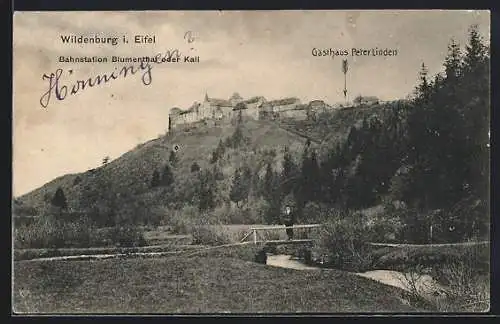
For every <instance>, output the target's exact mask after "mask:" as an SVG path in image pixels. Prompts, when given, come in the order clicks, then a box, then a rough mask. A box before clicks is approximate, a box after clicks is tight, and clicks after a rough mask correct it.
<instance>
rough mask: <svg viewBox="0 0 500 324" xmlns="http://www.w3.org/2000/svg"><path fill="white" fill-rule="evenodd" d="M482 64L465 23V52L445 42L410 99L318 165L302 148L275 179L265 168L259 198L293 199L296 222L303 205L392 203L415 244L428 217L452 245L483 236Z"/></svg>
mask: <svg viewBox="0 0 500 324" xmlns="http://www.w3.org/2000/svg"><path fill="white" fill-rule="evenodd" d="M489 61H490V59H489V49H488V48H487V47H486V46H485V45H484V43H483V42H482V41H481V38H480V36H479V34H478V31H477V28H476V27H475V26H473V27H471V29H470V31H469V42H468V44H467V46H466V47H465V50H463V51H462V50H461V49H460V47H459V45H458V44H457V43H456V42H455V41H453V40H452V41H451V42H450V45H449V52H448V55H447V57H446V60H445V62H444V70H445V72H444V73H443V74H438V75H435V76H434V77H431V76H429V75H428V72H427V68H426V66H425V63H422V66H421V71H420V73H419V84H418V86H417V87H416V90H415V94H414V96H413V99H411V100H407V101H399V102H393V103H391V104H389V105H390V107H388V110H389V111H388V113H387V114H385V115H384V116H381V117H376V116H372V117H371V118H368V119H365V120H363V122H362V124H361V126H360V127H358V128H357V127H354V126H353V127H351V129H350V132H349V135H348V137H347V139H346V140H345V141H343V142H341V143H339V144H337V145H336V147H334V148H332V149H330V150H329V152H328V153H327V154H325V156H322V157H321V158H319V157H318V155H317V153H316V151H315V150H312V149H310V147H309V144H310V143H307V144H306V146H305V148H304V152H303V156H302V161H300V163H298V165H295V164H294V162H293V159H292V157H291V156H290V155H289V154H288V153H287V152H285V156H284V161H283V171H282V174H280V175H276V174H274V173H273V171H272V168H270V167H269V166H268V169H267V173H266V176H265V179H264V182H265V183H266V184H265V186H264V187H268V186H270V187H268V188H266V189H265V190H264V191H263V195H264V197H265V198H266V200H268V201H269V202H270V203H271V204H274V205H276V204H277V200H276V199H277V196H276V194H275V192H280V195H279V196H280V199H284V198H285V197H287V195H290V194H292V195H293V197H294V203H295V204H296V207H297V211H298V216H297V217H302V218H307V214H308V213H307V212H303V209H304V207H305V206H306V204H307V203H308V202H316V203H320V204H326V205H328V206H331V207H335V208H341V209H351V210H359V209H363V208H366V207H370V206H374V205H378V204H382V203H387V202H394V201H400V202H403V203H404V204H405V205H406V206H407V209H408V210H411V211H412V213H408V215H407V216H406V219H405V220H404V221H405V222H406V223H412V224H413V225H415V226H413V228H414V231H415V233H413V235H411V236H413V237H414V238H415V237H419V236H421V237H426V235H421V234H422V233H419V232H418V228H420V227H422V225H424V224H422V223H425V222H427V221H428V220H427V219H426V217H422V216H419V215H422V214H424V215H425V214H426V213H427V214H429V213H430V212H431V211H438V214H439V217H441V219H435V220H433V221H434V222H435V223H436V225H441V227H443V228H444V227H446V228H447V229H448V232H453V235H456V236H458V237H456V239H459V238H461V239H463V238H464V237H470V236H471V235H472V233H473V232H475V233H477V231H481V230H482V232H483V233H482V234H486V231H487V227H486V226H484V223H485V222H487V221H488V216H487V215H488V211H489V206H488V200H489V199H488V194H489V192H488V190H489V183H488V179H489V136H488V131H489ZM273 177H279V178H280V181H274V180H273ZM273 184H274V186H275V187H274V188H273V187H272V186H273ZM276 186H278V187H279V188H277V187H276ZM304 220H305V219H304ZM448 225H449V226H448ZM481 226H482V227H481ZM424 227H425V226H424ZM443 232H446V231H445V230H443ZM448 234H450V233H448ZM450 235H451V234H450Z"/></svg>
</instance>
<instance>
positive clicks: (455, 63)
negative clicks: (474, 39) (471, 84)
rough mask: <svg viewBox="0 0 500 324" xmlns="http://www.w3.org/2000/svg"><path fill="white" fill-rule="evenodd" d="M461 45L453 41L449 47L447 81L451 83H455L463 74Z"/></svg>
mask: <svg viewBox="0 0 500 324" xmlns="http://www.w3.org/2000/svg"><path fill="white" fill-rule="evenodd" d="M461 55H462V54H461V51H460V45H459V44H458V43H457V42H456V41H455V40H454V39H451V41H450V44H449V45H448V55H447V56H446V58H445V63H444V67H445V73H446V79H447V80H450V81H452V82H453V81H455V80H456V79H457V78H458V77H460V74H461V68H462V57H461Z"/></svg>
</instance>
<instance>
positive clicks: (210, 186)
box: [196, 170, 216, 211]
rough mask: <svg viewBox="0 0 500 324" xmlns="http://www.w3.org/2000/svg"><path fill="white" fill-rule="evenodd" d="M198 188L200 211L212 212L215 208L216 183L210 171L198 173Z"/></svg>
mask: <svg viewBox="0 0 500 324" xmlns="http://www.w3.org/2000/svg"><path fill="white" fill-rule="evenodd" d="M198 181H199V182H198V188H197V190H196V193H197V197H198V200H199V203H198V209H199V210H200V211H206V210H211V209H213V208H214V207H215V192H214V191H215V188H216V183H215V180H214V177H213V175H212V174H211V172H210V170H207V171H202V172H199V173H198Z"/></svg>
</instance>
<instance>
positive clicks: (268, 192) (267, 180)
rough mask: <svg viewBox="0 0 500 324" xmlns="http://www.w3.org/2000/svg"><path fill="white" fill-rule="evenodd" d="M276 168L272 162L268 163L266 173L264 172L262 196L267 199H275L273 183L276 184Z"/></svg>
mask: <svg viewBox="0 0 500 324" xmlns="http://www.w3.org/2000/svg"><path fill="white" fill-rule="evenodd" d="M274 178H275V175H274V170H273V166H272V164H271V163H267V165H266V173H265V174H264V181H263V184H262V188H261V193H262V196H263V197H264V199H265V200H267V201H272V199H273V190H274V188H273V185H274Z"/></svg>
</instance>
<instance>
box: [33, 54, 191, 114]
mask: <svg viewBox="0 0 500 324" xmlns="http://www.w3.org/2000/svg"><path fill="white" fill-rule="evenodd" d="M154 57H155V60H151V61H149V62H147V61H145V60H143V61H141V62H140V64H139V65H138V66H137V65H136V64H131V65H128V66H124V67H122V68H121V69H119V68H117V67H115V68H114V71H113V72H111V73H105V74H101V75H97V76H94V77H89V78H85V79H84V80H76V81H75V82H73V83H72V84H64V83H63V79H62V77H63V75H65V71H64V70H63V69H61V68H58V69H56V71H55V72H53V73H50V75H49V74H44V75H43V76H42V80H44V81H45V80H48V90H47V91H46V92H45V93H44V94H43V95H42V96H41V98H40V105H41V106H42V107H43V108H47V107H48V106H49V104H50V102H51V98H52V95H54V96H55V98H56V99H57V100H61V101H62V100H65V99H66V98H67V97H68V95H69V96H73V95H76V94H78V93H81V92H82V91H84V90H86V89H89V88H94V87H96V86H100V85H102V84H106V83H108V82H110V81H112V80H116V79H118V78H120V77H121V78H126V77H127V76H128V75H135V74H136V73H137V72H142V77H141V80H142V83H143V84H144V85H145V86H148V85H150V84H151V82H153V76H152V74H151V70H152V69H153V65H151V63H156V64H161V63H164V62H170V61H172V60H173V59H177V60H179V59H180V57H181V53H180V52H179V50H178V49H174V50H168V51H166V52H165V53H158V54H156V56H154ZM67 72H68V74H70V75H71V74H73V70H68V71H67Z"/></svg>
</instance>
